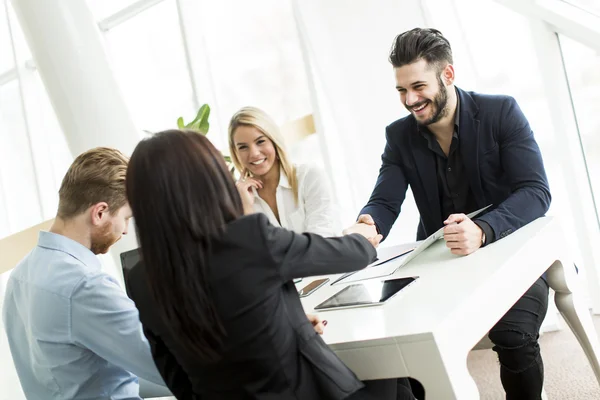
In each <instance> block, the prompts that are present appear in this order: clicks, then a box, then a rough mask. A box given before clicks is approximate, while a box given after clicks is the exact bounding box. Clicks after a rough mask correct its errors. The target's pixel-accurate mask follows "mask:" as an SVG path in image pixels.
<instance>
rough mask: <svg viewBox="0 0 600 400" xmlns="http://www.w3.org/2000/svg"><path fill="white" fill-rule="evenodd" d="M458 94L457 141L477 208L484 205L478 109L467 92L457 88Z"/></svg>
mask: <svg viewBox="0 0 600 400" xmlns="http://www.w3.org/2000/svg"><path fill="white" fill-rule="evenodd" d="M458 94H459V96H460V120H459V131H458V137H459V143H460V155H461V158H462V160H463V163H464V166H465V173H466V174H467V177H468V179H469V186H470V187H471V191H472V192H473V196H474V197H475V202H476V203H477V207H478V208H482V207H485V206H486V205H487V204H484V203H485V195H484V194H483V188H482V187H481V175H480V173H479V120H478V119H476V117H477V113H478V112H479V109H478V108H477V105H476V104H475V102H474V101H473V99H472V98H471V96H469V95H468V94H467V93H465V92H464V91H462V90H461V89H458Z"/></svg>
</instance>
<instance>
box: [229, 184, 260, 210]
mask: <svg viewBox="0 0 600 400" xmlns="http://www.w3.org/2000/svg"><path fill="white" fill-rule="evenodd" d="M235 186H236V187H237V190H238V192H239V193H240V197H241V198H242V204H243V205H244V214H246V215H248V214H251V213H252V212H254V209H253V206H254V193H252V188H254V189H256V190H258V189H262V187H263V185H262V182H261V181H260V180H258V179H255V178H249V177H248V178H243V179H240V180H239V181H237V182H236V184H235Z"/></svg>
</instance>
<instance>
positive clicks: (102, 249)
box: [90, 223, 121, 254]
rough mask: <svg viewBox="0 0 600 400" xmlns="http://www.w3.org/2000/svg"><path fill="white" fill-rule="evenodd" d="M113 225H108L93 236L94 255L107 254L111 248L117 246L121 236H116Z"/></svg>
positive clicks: (92, 247) (92, 248)
mask: <svg viewBox="0 0 600 400" xmlns="http://www.w3.org/2000/svg"><path fill="white" fill-rule="evenodd" d="M112 230H113V224H111V223H108V224H106V226H105V227H104V228H102V230H101V231H100V232H98V233H96V234H95V235H93V236H92V244H91V248H90V250H92V253H94V254H106V253H107V252H108V249H110V246H112V245H113V244H115V243H116V242H117V241H118V240H119V239H121V236H117V235H115V234H114V233H113V232H112Z"/></svg>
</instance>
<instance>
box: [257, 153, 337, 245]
mask: <svg viewBox="0 0 600 400" xmlns="http://www.w3.org/2000/svg"><path fill="white" fill-rule="evenodd" d="M295 167H296V176H297V178H298V204H296V203H295V201H294V194H293V193H292V187H291V186H290V184H289V182H288V179H287V177H286V176H285V174H284V173H283V170H281V173H280V175H279V185H278V186H277V189H276V193H275V198H276V201H277V210H278V211H279V219H280V220H281V223H279V221H277V218H276V217H275V214H274V213H273V210H271V207H269V205H268V204H267V202H266V201H264V200H263V199H261V198H260V196H259V195H258V192H257V191H256V189H254V188H252V192H253V193H254V211H255V212H261V213H263V214H265V215H266V216H267V217H268V218H269V221H270V222H271V224H273V225H275V226H281V227H283V228H286V229H289V230H291V231H295V232H298V233H303V232H311V233H316V234H319V235H321V236H325V237H328V236H339V235H340V233H339V232H338V222H337V216H336V213H335V210H334V204H333V198H332V196H331V191H330V190H329V182H328V180H327V177H326V176H325V173H324V171H322V170H321V169H320V168H318V167H317V166H315V165H310V164H300V165H296V166H295Z"/></svg>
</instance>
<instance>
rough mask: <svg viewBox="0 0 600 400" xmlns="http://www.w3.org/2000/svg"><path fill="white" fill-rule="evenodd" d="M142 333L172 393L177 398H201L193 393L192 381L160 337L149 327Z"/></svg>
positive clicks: (182, 399)
mask: <svg viewBox="0 0 600 400" xmlns="http://www.w3.org/2000/svg"><path fill="white" fill-rule="evenodd" d="M144 335H145V336H146V338H147V339H148V342H149V343H150V349H151V351H152V358H153V359H154V363H155V364H156V368H158V371H159V372H160V374H161V376H162V377H163V379H164V381H165V383H166V384H167V387H168V388H169V390H170V391H171V392H172V393H173V395H174V396H175V397H176V398H177V399H178V400H201V398H200V397H199V396H198V395H197V394H195V393H194V390H193V387H192V383H191V382H190V380H189V378H188V376H187V374H186V372H185V371H184V370H183V368H182V367H181V365H179V363H178V362H177V359H176V358H175V356H173V354H172V353H171V352H170V351H169V349H168V347H167V346H166V345H165V343H164V342H163V341H162V340H161V339H160V337H158V336H155V335H154V333H153V332H152V331H151V330H149V329H144Z"/></svg>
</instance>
